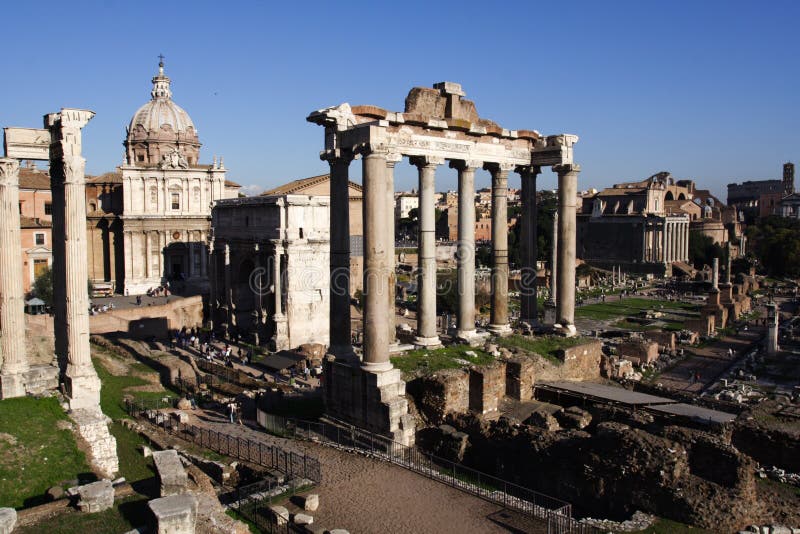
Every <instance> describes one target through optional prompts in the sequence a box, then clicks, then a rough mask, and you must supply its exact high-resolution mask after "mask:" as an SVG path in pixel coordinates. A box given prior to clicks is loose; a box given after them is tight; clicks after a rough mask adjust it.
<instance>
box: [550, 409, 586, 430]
mask: <svg viewBox="0 0 800 534" xmlns="http://www.w3.org/2000/svg"><path fill="white" fill-rule="evenodd" d="M554 417H555V418H556V420H557V421H558V422H559V424H560V425H561V426H562V427H564V428H574V429H577V430H582V429H584V428H586V427H587V426H589V423H591V422H592V415H591V414H590V413H589V412H587V411H586V410H582V409H580V408H578V407H577V406H570V407H569V408H566V409H564V410H561V411H558V412H556V413H555V414H554Z"/></svg>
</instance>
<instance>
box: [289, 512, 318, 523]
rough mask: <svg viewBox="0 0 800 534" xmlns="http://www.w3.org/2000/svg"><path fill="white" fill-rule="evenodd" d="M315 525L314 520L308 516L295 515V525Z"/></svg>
mask: <svg viewBox="0 0 800 534" xmlns="http://www.w3.org/2000/svg"><path fill="white" fill-rule="evenodd" d="M313 523H314V518H313V517H311V516H310V515H308V514H295V515H294V524H295V525H311V524H313Z"/></svg>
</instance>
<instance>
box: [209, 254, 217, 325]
mask: <svg viewBox="0 0 800 534" xmlns="http://www.w3.org/2000/svg"><path fill="white" fill-rule="evenodd" d="M208 267H209V268H208V289H209V294H208V315H209V322H210V323H211V324H210V327H211V329H213V328H214V325H215V324H216V323H217V307H218V305H219V296H218V294H217V292H218V290H217V286H218V280H217V255H216V253H215V252H214V239H213V238H212V239H211V240H210V241H209V244H208Z"/></svg>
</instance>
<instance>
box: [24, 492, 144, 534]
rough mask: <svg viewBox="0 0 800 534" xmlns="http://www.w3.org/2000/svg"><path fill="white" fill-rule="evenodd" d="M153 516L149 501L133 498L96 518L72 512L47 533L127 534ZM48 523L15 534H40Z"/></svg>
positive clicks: (59, 519)
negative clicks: (88, 533) (95, 533)
mask: <svg viewBox="0 0 800 534" xmlns="http://www.w3.org/2000/svg"><path fill="white" fill-rule="evenodd" d="M149 517H150V512H149V510H148V507H147V498H146V497H142V496H138V495H137V496H135V497H129V498H127V499H124V500H121V501H118V502H116V503H114V507H113V508H109V509H108V510H104V511H102V512H98V513H95V514H83V513H80V512H78V511H70V512H68V513H65V514H61V515H59V516H58V519H57V521H58V523H57V524H52V523H51V524H50V525H48V526H47V527H46V529H47V530H50V531H52V532H58V534H86V533H87V532H127V531H129V530H131V529H133V528H136V527H141V526H144V525H146V524H147V523H148V521H149ZM47 521H48V520H45V522H43V523H40V524H38V525H32V526H30V527H27V528H17V529H14V533H15V534H37V533H40V532H42V529H43V528H45V523H46V522H47Z"/></svg>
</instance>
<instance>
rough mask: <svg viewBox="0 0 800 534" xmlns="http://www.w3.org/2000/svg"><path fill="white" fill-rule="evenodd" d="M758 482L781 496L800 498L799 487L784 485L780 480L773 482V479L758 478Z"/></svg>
mask: <svg viewBox="0 0 800 534" xmlns="http://www.w3.org/2000/svg"><path fill="white" fill-rule="evenodd" d="M756 480H757V481H758V483H759V484H763V485H764V486H765V487H768V488H772V489H774V490H776V491H777V492H778V493H780V494H781V495H787V494H788V495H791V494H794V495H795V496H796V497H800V488H798V487H797V486H792V485H791V484H784V483H783V482H781V481H779V480H773V479H771V478H757V479H756Z"/></svg>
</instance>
